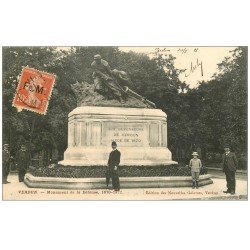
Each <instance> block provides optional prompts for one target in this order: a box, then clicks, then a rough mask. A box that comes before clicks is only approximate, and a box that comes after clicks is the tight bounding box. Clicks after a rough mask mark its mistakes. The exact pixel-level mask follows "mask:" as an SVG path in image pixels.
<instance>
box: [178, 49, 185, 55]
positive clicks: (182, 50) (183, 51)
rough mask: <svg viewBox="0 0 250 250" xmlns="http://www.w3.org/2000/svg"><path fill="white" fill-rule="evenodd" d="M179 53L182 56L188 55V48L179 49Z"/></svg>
mask: <svg viewBox="0 0 250 250" xmlns="http://www.w3.org/2000/svg"><path fill="white" fill-rule="evenodd" d="M177 51H179V52H180V53H181V54H182V55H183V54H186V53H187V48H184V49H182V48H179V49H178V50H177Z"/></svg>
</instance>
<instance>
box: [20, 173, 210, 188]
mask: <svg viewBox="0 0 250 250" xmlns="http://www.w3.org/2000/svg"><path fill="white" fill-rule="evenodd" d="M24 182H25V184H26V185H27V186H28V187H30V188H48V189H106V183H105V178H56V177H36V176H33V175H31V174H30V173H28V174H26V175H25V178H24ZM212 183H213V181H212V180H211V175H209V174H206V175H201V176H200V182H199V185H200V186H204V185H208V184H212ZM120 184H121V189H123V188H173V187H191V186H192V178H191V176H183V177H182V176H171V177H121V178H120Z"/></svg>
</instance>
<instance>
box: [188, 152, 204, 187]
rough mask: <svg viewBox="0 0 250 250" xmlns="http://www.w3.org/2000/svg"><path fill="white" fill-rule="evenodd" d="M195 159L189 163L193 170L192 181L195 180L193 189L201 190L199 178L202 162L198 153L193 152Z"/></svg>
mask: <svg viewBox="0 0 250 250" xmlns="http://www.w3.org/2000/svg"><path fill="white" fill-rule="evenodd" d="M192 156H193V159H191V160H190V162H189V167H190V168H191V175H192V180H193V188H197V189H198V188H199V176H200V171H201V167H202V164H201V160H200V159H198V156H199V155H198V153H197V152H193V154H192Z"/></svg>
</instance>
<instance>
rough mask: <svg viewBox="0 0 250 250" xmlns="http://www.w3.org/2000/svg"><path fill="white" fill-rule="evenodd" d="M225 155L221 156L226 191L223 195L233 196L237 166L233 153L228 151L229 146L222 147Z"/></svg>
mask: <svg viewBox="0 0 250 250" xmlns="http://www.w3.org/2000/svg"><path fill="white" fill-rule="evenodd" d="M224 150H225V153H224V154H223V155H222V165H223V172H224V173H225V175H226V180H227V190H226V191H223V192H224V193H230V194H232V195H233V194H235V183H236V181H235V172H236V169H237V166H238V161H237V158H236V155H235V153H232V152H231V151H230V147H229V145H225V147H224Z"/></svg>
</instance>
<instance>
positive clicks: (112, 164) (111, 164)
mask: <svg viewBox="0 0 250 250" xmlns="http://www.w3.org/2000/svg"><path fill="white" fill-rule="evenodd" d="M111 146H112V151H111V152H110V154H109V160H108V167H107V170H106V184H107V187H108V185H109V181H110V177H111V178H112V185H113V188H114V190H115V191H119V190H120V180H119V174H118V166H119V164H120V159H121V153H120V151H119V150H117V144H116V142H115V141H112V144H111Z"/></svg>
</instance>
